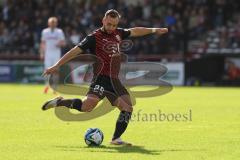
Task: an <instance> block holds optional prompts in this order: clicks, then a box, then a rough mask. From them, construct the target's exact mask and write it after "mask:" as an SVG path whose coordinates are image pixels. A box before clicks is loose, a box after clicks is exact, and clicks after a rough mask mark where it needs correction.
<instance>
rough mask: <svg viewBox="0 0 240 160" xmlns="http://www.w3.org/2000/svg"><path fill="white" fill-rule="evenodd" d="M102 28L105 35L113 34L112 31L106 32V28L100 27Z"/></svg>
mask: <svg viewBox="0 0 240 160" xmlns="http://www.w3.org/2000/svg"><path fill="white" fill-rule="evenodd" d="M102 28H103V31H104V32H105V33H107V34H112V33H113V31H108V30H106V28H105V27H104V26H103V27H102Z"/></svg>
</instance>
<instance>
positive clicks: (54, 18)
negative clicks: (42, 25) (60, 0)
mask: <svg viewBox="0 0 240 160" xmlns="http://www.w3.org/2000/svg"><path fill="white" fill-rule="evenodd" d="M51 21H55V22H57V21H58V19H57V17H49V18H48V22H51Z"/></svg>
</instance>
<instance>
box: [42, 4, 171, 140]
mask: <svg viewBox="0 0 240 160" xmlns="http://www.w3.org/2000/svg"><path fill="white" fill-rule="evenodd" d="M119 20H120V15H119V13H118V12H117V11H116V10H113V9H111V10H108V11H107V12H106V13H105V16H104V17H103V19H102V24H103V25H102V27H101V28H99V29H97V30H95V31H94V32H93V33H92V34H89V35H88V36H87V37H86V38H85V39H83V40H82V41H81V42H80V43H79V44H78V45H77V46H75V47H74V48H72V49H71V50H70V51H68V52H67V53H66V54H65V55H64V56H63V57H62V58H61V59H60V60H59V61H58V62H57V63H56V64H55V65H53V66H52V67H50V68H48V69H47V70H45V72H44V73H43V75H49V74H52V73H54V72H55V71H57V70H58V68H59V67H60V66H62V65H63V64H65V63H66V62H68V61H69V60H71V59H72V58H74V57H76V56H77V55H79V54H82V53H86V51H88V50H89V51H90V53H92V54H94V55H95V56H96V57H97V58H98V59H100V60H101V61H102V64H103V65H101V66H97V68H95V70H98V72H97V74H95V76H94V78H93V80H92V83H91V86H90V89H89V91H88V93H87V95H86V98H85V99H84V100H81V99H78V98H76V99H64V98H62V97H57V98H55V99H53V100H50V101H47V102H46V103H44V105H43V106H42V109H43V110H47V109H50V108H53V107H58V106H65V107H67V108H71V109H76V110H78V111H80V112H90V111H92V110H93V109H94V107H95V106H96V105H97V104H98V102H99V101H101V99H103V98H104V97H107V98H108V100H109V101H110V102H111V104H112V105H113V106H117V107H118V108H119V110H120V114H119V117H118V119H117V122H116V126H115V132H114V134H113V137H112V140H111V144H113V145H131V143H128V142H125V141H123V140H121V138H120V137H121V135H122V134H123V133H124V131H125V130H126V128H127V126H128V122H129V120H130V118H131V114H132V112H133V107H132V103H131V99H130V95H129V93H128V91H127V90H126V88H125V87H124V86H123V85H122V84H121V82H120V80H119V78H118V72H119V68H120V63H119V62H118V60H119V59H118V58H116V57H118V56H119V55H120V51H119V43H120V42H121V40H123V39H125V38H127V37H139V36H144V35H148V34H158V35H162V34H164V33H167V32H168V29H167V28H145V27H135V28H130V29H122V28H118V23H119ZM108 43H109V44H117V45H112V51H111V50H110V51H109V50H105V49H104V46H105V45H106V44H108ZM114 46H115V48H114ZM114 57H115V58H116V59H115V60H113V58H114ZM112 61H114V62H113V63H112Z"/></svg>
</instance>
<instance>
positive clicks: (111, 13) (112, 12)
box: [104, 9, 121, 18]
mask: <svg viewBox="0 0 240 160" xmlns="http://www.w3.org/2000/svg"><path fill="white" fill-rule="evenodd" d="M107 16H110V17H112V18H121V15H120V14H119V13H118V11H116V10H115V9H109V10H107V12H106V13H105V15H104V17H107Z"/></svg>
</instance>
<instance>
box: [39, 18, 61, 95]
mask: <svg viewBox="0 0 240 160" xmlns="http://www.w3.org/2000/svg"><path fill="white" fill-rule="evenodd" d="M57 25H58V20H57V18H56V17H50V18H49V19H48V28H45V29H44V30H43V31H42V35H41V44H40V58H41V60H44V68H45V69H47V68H49V67H51V66H52V65H54V64H55V63H56V62H57V61H58V60H59V59H60V58H61V48H62V47H64V46H65V45H66V42H65V36H64V33H63V31H62V29H60V28H57ZM48 89H49V85H48V84H46V86H45V88H44V93H47V92H48Z"/></svg>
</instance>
